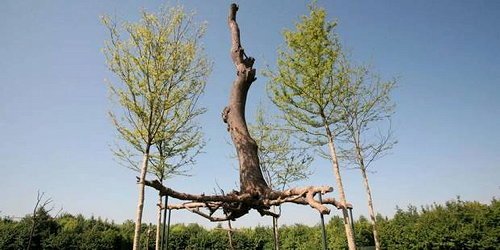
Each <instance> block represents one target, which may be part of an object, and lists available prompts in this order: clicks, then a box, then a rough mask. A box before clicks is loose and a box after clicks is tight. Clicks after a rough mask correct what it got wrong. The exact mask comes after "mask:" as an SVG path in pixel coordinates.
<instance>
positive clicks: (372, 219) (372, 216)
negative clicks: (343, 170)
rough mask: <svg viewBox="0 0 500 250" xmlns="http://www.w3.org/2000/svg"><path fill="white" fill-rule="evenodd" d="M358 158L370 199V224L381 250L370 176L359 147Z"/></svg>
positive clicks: (357, 150) (377, 247)
mask: <svg viewBox="0 0 500 250" xmlns="http://www.w3.org/2000/svg"><path fill="white" fill-rule="evenodd" d="M358 145H359V144H358ZM356 156H357V158H358V163H359V169H360V170H361V175H362V176H363V184H364V185H365V190H366V196H367V199H368V213H369V214H370V222H371V224H372V230H373V240H374V241H375V249H377V250H380V241H379V239H378V230H377V219H376V217H375V209H373V199H372V191H371V189H370V185H369V184H368V176H367V175H366V166H365V162H364V158H363V156H362V155H361V149H360V147H359V146H356Z"/></svg>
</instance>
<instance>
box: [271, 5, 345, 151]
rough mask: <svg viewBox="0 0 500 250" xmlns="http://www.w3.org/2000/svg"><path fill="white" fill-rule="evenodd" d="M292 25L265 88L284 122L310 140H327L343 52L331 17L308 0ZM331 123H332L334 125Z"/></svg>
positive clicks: (334, 112)
mask: <svg viewBox="0 0 500 250" xmlns="http://www.w3.org/2000/svg"><path fill="white" fill-rule="evenodd" d="M309 8H310V14H309V16H302V17H301V21H300V22H299V23H297V24H296V26H295V30H285V31H284V32H283V35H284V38H285V44H286V46H285V48H284V49H279V51H278V61H277V70H276V71H275V72H273V71H271V70H268V71H266V72H264V74H265V75H266V76H267V77H269V79H270V80H269V83H268V84H267V89H268V93H269V94H270V98H271V100H272V101H273V102H274V104H276V106H277V107H278V108H279V109H281V110H282V111H283V112H284V116H283V119H285V120H286V122H287V124H288V125H290V126H292V127H293V128H295V129H297V130H298V131H300V132H302V135H303V137H302V139H303V140H304V141H306V142H308V143H310V144H313V145H324V144H326V143H327V140H326V139H327V138H326V136H327V135H326V134H325V132H324V131H325V126H331V125H332V124H336V123H338V121H339V120H340V118H341V117H340V116H339V114H340V113H339V103H338V102H337V100H338V98H339V96H340V95H341V93H340V90H341V88H340V86H341V84H342V80H343V79H344V78H345V74H346V72H344V69H343V55H342V51H341V46H340V42H339V39H338V37H337V35H336V34H335V33H334V28H335V26H336V23H335V22H328V21H326V20H325V17H326V12H325V10H324V9H321V8H318V7H317V6H315V5H310V6H309ZM333 129H335V128H333Z"/></svg>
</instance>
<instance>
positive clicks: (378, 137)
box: [341, 64, 396, 250]
mask: <svg viewBox="0 0 500 250" xmlns="http://www.w3.org/2000/svg"><path fill="white" fill-rule="evenodd" d="M344 67H345V68H347V69H348V70H346V71H347V72H349V74H348V75H349V77H346V78H345V81H344V83H343V85H342V86H341V87H342V89H343V93H344V98H342V102H341V107H342V112H343V116H342V117H343V119H342V123H343V125H344V127H345V131H346V133H345V136H344V137H343V138H344V139H345V140H346V141H347V146H348V148H347V150H341V155H342V156H344V157H343V158H344V159H346V160H348V162H350V163H351V164H353V165H354V166H355V167H356V168H359V170H361V175H362V178H363V184H364V187H365V191H366V195H367V200H368V211H369V214H370V221H371V224H372V229H373V238H374V241H375V248H376V249H377V250H379V249H380V242H379V237H378V231H377V225H376V218H375V211H374V208H373V197H372V191H371V188H370V185H369V182H368V176H367V169H368V167H370V166H371V163H372V162H373V161H374V160H376V159H378V158H380V157H381V156H383V155H384V154H385V153H386V152H387V151H388V150H390V149H391V148H392V147H393V145H394V144H395V143H396V141H395V140H394V139H393V137H392V133H391V130H390V126H388V127H389V128H388V129H387V130H385V129H384V130H382V129H380V127H379V129H377V126H381V125H384V124H381V123H382V122H384V121H388V124H389V125H390V118H391V115H392V114H393V111H394V105H393V104H392V103H391V98H390V93H391V90H392V89H393V88H394V86H395V83H396V82H395V81H386V82H384V81H382V80H381V79H380V77H379V76H377V75H374V74H372V73H370V71H369V69H368V68H367V67H365V66H359V67H351V66H350V65H347V64H344Z"/></svg>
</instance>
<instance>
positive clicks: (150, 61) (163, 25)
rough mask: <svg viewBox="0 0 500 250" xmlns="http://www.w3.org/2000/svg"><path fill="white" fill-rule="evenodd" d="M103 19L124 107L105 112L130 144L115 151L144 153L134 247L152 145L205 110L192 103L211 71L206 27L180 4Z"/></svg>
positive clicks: (115, 93)
mask: <svg viewBox="0 0 500 250" xmlns="http://www.w3.org/2000/svg"><path fill="white" fill-rule="evenodd" d="M102 21H103V23H104V25H105V26H106V27H107V28H108V30H109V32H110V35H111V38H110V40H109V41H107V42H106V47H105V49H104V52H105V54H106V58H107V63H108V67H109V69H110V70H111V71H112V72H113V73H115V75H116V76H117V78H118V79H119V80H120V81H121V82H122V84H119V85H118V84H116V85H113V84H110V92H111V94H112V97H113V98H114V100H115V101H116V102H117V103H118V104H120V106H122V108H123V112H122V113H119V112H117V111H111V112H109V113H110V116H111V118H112V121H113V124H114V125H115V127H116V129H117V131H118V134H119V136H120V137H121V139H123V140H124V141H125V142H126V143H127V144H128V145H127V147H126V148H124V147H119V148H118V149H116V151H115V154H116V155H117V157H119V158H121V159H125V160H126V161H129V162H131V163H133V162H135V161H134V160H133V157H134V156H135V155H137V154H139V155H140V157H142V160H141V163H140V167H139V168H140V177H139V180H138V184H139V198H138V205H137V212H136V221H135V232H134V249H139V244H140V235H141V233H140V231H141V222H142V211H143V206H144V180H145V178H146V173H147V172H148V163H150V162H151V161H152V159H153V158H154V156H153V155H154V154H156V153H157V152H155V148H154V145H155V144H158V143H161V142H163V143H164V144H169V143H170V142H168V143H165V141H166V140H171V139H172V137H169V136H178V134H176V133H172V132H173V131H175V130H176V129H181V128H185V127H184V125H183V124H184V123H185V122H186V117H189V118H188V119H187V120H189V119H190V118H192V117H195V116H197V115H198V114H200V113H202V112H203V110H202V109H198V108H195V104H196V101H197V100H198V97H199V95H200V94H201V92H203V89H204V86H205V84H206V78H207V76H208V74H209V72H210V70H211V64H210V62H209V61H208V60H207V58H206V57H205V55H204V54H203V48H202V46H201V44H200V43H199V40H200V38H201V37H202V36H203V34H204V32H205V26H204V25H198V24H195V23H193V15H192V14H186V13H185V12H184V9H183V8H182V7H173V8H170V9H166V8H164V9H162V10H161V11H160V12H159V13H157V14H155V13H148V12H146V11H142V12H141V20H140V21H138V22H137V23H128V22H124V23H123V24H122V25H121V26H118V25H117V24H116V23H115V22H113V21H112V20H111V19H110V18H108V17H104V18H103V19H102ZM123 33H124V34H125V35H126V36H127V37H122V35H123ZM186 112H187V113H186ZM188 126H190V125H188Z"/></svg>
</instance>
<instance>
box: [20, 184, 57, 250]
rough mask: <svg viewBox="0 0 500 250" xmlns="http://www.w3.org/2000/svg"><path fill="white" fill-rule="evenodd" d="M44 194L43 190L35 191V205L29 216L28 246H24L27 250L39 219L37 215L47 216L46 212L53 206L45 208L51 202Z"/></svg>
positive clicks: (29, 247)
mask: <svg viewBox="0 0 500 250" xmlns="http://www.w3.org/2000/svg"><path fill="white" fill-rule="evenodd" d="M44 196H45V193H44V192H41V193H40V191H37V195H36V203H35V207H34V208H33V215H32V216H31V219H32V224H31V228H30V233H29V239H28V246H27V247H26V249H28V250H29V249H31V242H32V240H33V235H34V233H35V228H36V226H37V224H38V223H39V220H40V219H41V218H39V217H47V214H48V213H49V212H50V211H51V210H52V209H53V207H51V208H47V206H49V205H50V204H51V203H52V198H45V197H44ZM39 215H40V216H39ZM42 220H43V218H42Z"/></svg>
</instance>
